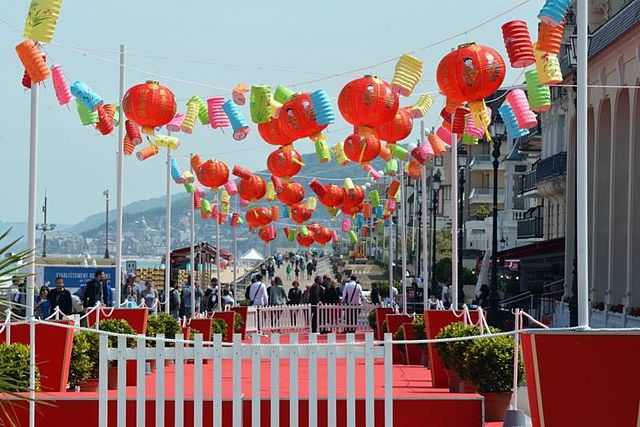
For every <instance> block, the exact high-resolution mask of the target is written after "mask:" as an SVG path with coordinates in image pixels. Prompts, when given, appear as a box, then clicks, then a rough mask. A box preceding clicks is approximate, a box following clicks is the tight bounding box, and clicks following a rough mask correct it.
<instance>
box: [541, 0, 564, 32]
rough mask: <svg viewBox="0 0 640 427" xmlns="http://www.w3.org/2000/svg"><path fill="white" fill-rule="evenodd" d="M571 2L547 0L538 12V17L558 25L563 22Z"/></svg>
mask: <svg viewBox="0 0 640 427" xmlns="http://www.w3.org/2000/svg"><path fill="white" fill-rule="evenodd" d="M570 4H571V0H547V1H546V2H545V4H544V6H543V7H542V9H541V10H540V13H539V14H538V19H540V20H541V21H542V22H546V23H547V24H549V25H551V26H553V27H558V26H560V25H561V24H562V21H563V20H564V15H565V14H566V13H567V10H568V9H569V5H570Z"/></svg>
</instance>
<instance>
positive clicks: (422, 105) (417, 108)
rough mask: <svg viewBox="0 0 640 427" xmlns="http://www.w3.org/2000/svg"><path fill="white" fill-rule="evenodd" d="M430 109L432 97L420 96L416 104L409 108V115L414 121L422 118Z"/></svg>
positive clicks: (427, 95) (429, 95) (428, 95)
mask: <svg viewBox="0 0 640 427" xmlns="http://www.w3.org/2000/svg"><path fill="white" fill-rule="evenodd" d="M431 107H433V95H431V94H426V95H420V96H419V97H418V100H417V101H416V103H415V104H413V105H412V106H411V115H412V116H413V118H414V119H420V118H423V117H424V116H426V115H427V113H428V112H429V110H430V109H431Z"/></svg>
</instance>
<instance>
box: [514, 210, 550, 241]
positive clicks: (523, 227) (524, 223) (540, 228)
mask: <svg viewBox="0 0 640 427" xmlns="http://www.w3.org/2000/svg"><path fill="white" fill-rule="evenodd" d="M542 209H543V208H542V206H538V207H536V208H533V209H531V210H530V211H529V212H527V213H526V214H525V218H524V219H522V220H520V221H518V239H542V238H543V237H544V222H543V220H544V217H543V212H542Z"/></svg>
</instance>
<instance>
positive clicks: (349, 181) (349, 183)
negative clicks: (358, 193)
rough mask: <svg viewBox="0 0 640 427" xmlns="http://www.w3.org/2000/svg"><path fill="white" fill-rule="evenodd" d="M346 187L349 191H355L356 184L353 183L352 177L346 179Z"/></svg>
mask: <svg viewBox="0 0 640 427" xmlns="http://www.w3.org/2000/svg"><path fill="white" fill-rule="evenodd" d="M344 189H345V191H347V192H349V193H352V192H353V191H355V185H353V180H352V179H351V178H345V179H344Z"/></svg>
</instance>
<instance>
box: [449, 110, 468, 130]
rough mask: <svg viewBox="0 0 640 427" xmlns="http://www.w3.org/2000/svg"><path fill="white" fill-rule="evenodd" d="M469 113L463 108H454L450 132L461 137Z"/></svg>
mask: <svg viewBox="0 0 640 427" xmlns="http://www.w3.org/2000/svg"><path fill="white" fill-rule="evenodd" d="M469 113H470V111H469V109H468V108H465V107H458V108H456V111H455V113H453V121H452V122H451V132H453V133H455V134H457V135H462V134H463V133H464V129H465V126H466V118H467V116H468V115H469Z"/></svg>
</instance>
